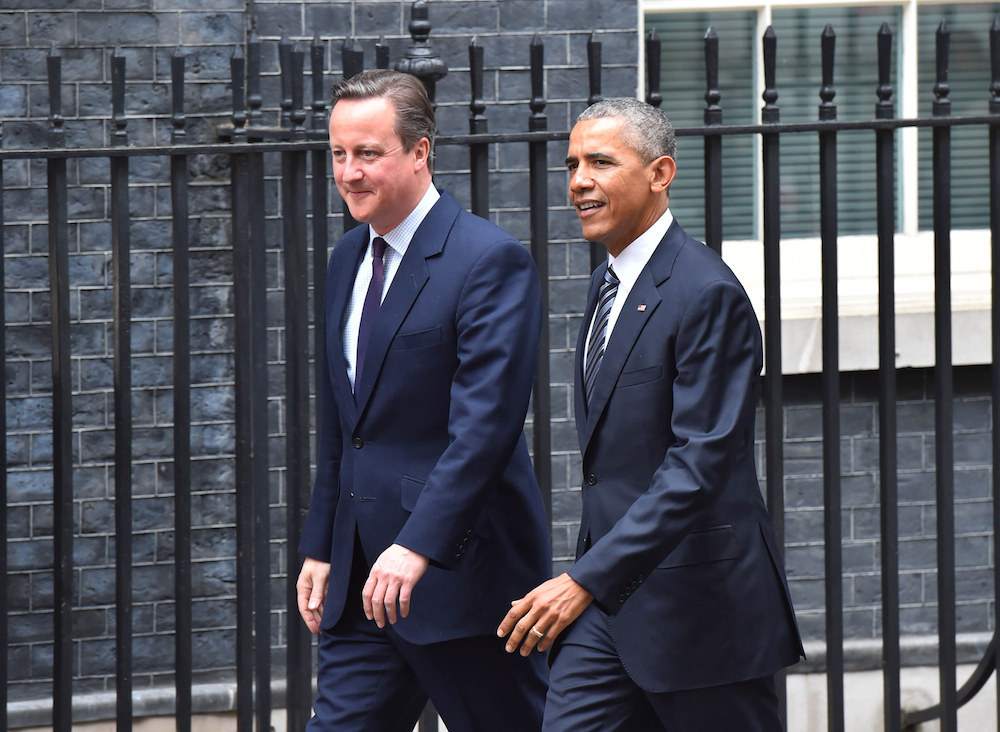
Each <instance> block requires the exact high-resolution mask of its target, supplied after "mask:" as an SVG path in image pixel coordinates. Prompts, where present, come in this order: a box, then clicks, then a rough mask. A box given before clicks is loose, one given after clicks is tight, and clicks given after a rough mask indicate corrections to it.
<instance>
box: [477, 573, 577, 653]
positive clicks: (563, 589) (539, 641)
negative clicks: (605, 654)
mask: <svg viewBox="0 0 1000 732" xmlns="http://www.w3.org/2000/svg"><path fill="white" fill-rule="evenodd" d="M593 599H594V596H593V595H591V594H590V593H589V592H587V590H585V589H583V587H581V586H580V585H579V584H577V582H576V580H574V579H573V578H572V577H570V576H569V575H568V574H565V573H563V574H561V575H559V576H558V577H556V578H554V579H550V580H549V581H548V582H543V583H542V584H540V585H538V587H536V588H535V589H533V590H532V591H531V592H529V593H528V594H527V595H525V596H524V597H522V598H521V599H520V600H514V601H513V602H512V603H511V608H510V612H508V613H507V615H506V616H505V617H504V619H503V622H502V623H500V627H499V628H497V635H498V636H500V637H501V638H503V637H504V636H506V635H508V634H510V638H508V639H507V646H506V648H507V653H513V652H514V651H516V650H517V648H518V646H520V647H521V655H522V656H527V655H528V654H529V653H531V649H532V648H537V649H538V650H539V651H547V650H548V649H549V648H550V647H551V646H552V643H553V641H555V639H556V636H558V635H559V634H560V633H561V632H563V630H565V629H566V627H567V626H568V625H569V624H570V623H572V622H573V621H574V620H576V619H577V618H578V617H580V614H581V613H583V611H584V610H586V609H587V606H588V605H589V604H590V603H591V602H592V601H593Z"/></svg>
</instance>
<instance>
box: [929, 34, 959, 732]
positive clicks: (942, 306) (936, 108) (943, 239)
mask: <svg viewBox="0 0 1000 732" xmlns="http://www.w3.org/2000/svg"><path fill="white" fill-rule="evenodd" d="M950 45H951V32H950V30H949V29H948V24H947V22H945V21H942V22H941V25H940V26H939V27H938V30H937V53H936V71H937V82H936V83H935V85H934V97H935V100H934V104H933V115H934V116H935V117H946V116H948V115H950V114H951V101H950V100H949V99H948V98H947V97H948V92H949V91H950V89H949V86H948V52H949V47H950ZM933 161H934V163H933V164H934V413H935V414H934V416H935V433H936V434H935V450H936V454H935V472H936V476H937V493H936V502H937V506H936V508H937V511H936V513H937V563H938V574H937V579H938V582H937V585H938V644H939V645H938V666H939V672H940V674H941V676H940V680H941V730H942V732H955V730H956V729H957V727H958V704H957V688H956V671H955V664H956V656H957V654H956V648H955V628H956V611H955V484H954V480H955V476H954V466H953V460H954V453H955V446H954V436H953V435H952V430H953V429H954V407H953V405H952V398H953V394H954V382H953V379H954V376H953V373H952V346H951V338H952V328H951V128H950V127H947V126H943V125H942V126H938V127H934V131H933Z"/></svg>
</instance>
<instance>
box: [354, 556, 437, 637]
mask: <svg viewBox="0 0 1000 732" xmlns="http://www.w3.org/2000/svg"><path fill="white" fill-rule="evenodd" d="M428 564H430V560H429V559H428V558H427V557H425V556H424V555H423V554H418V553H417V552H414V551H410V550H409V549H407V548H406V547H405V546H400V545H399V544H393V545H392V546H390V547H389V548H388V549H386V550H385V551H384V552H382V553H381V554H380V555H379V558H378V559H376V560H375V564H373V565H372V571H371V572H370V573H369V574H368V581H367V582H365V587H364V589H363V590H362V591H361V603H362V604H363V605H364V609H365V617H366V618H368V619H369V620H374V621H375V624H376V625H377V626H378V627H380V628H384V627H385V623H386V620H387V619H388V621H389V622H390V623H395V622H396V621H397V620H398V619H399V618H405V617H406V616H407V615H409V614H410V594H411V593H412V592H413V587H414V586H415V585H416V584H417V581H418V580H419V579H420V578H421V577H423V576H424V572H426V571H427V565H428ZM397 603H398V604H399V612H398V613H397V611H396V605H397Z"/></svg>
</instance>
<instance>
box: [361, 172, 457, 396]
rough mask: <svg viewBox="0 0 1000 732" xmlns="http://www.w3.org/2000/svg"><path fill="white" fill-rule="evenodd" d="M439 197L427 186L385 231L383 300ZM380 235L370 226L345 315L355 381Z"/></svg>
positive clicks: (430, 186) (383, 236)
mask: <svg viewBox="0 0 1000 732" xmlns="http://www.w3.org/2000/svg"><path fill="white" fill-rule="evenodd" d="M440 197H441V194H439V193H438V192H437V189H436V188H435V187H434V186H433V185H429V186H427V192H426V193H424V196H423V198H421V199H420V202H419V203H418V204H417V205H416V207H415V208H414V209H413V210H412V211H411V212H410V213H409V215H408V216H407V217H406V218H405V219H403V220H402V221H401V222H400V224H399V225H398V226H397V227H396V228H395V229H392V230H391V231H388V232H386V233H385V234H383V235H382V238H383V239H385V243H386V248H385V254H383V255H382V262H383V265H384V266H385V282H383V283H382V300H385V294H386V293H387V292H388V291H389V286H390V285H392V280H393V278H394V277H395V276H396V272H397V271H398V270H399V264H400V262H402V261H403V255H404V254H406V250H407V249H408V248H409V246H410V241H411V240H412V239H413V235H414V234H415V233H416V231H417V228H418V227H419V226H420V224H421V222H422V221H423V220H424V217H425V216H426V215H427V213H428V212H429V211H430V210H431V208H433V206H434V204H435V203H437V200H438V198H440ZM377 236H378V234H376V233H375V231H374V230H373V229H372V228H371V227H370V226H369V227H368V248H367V249H366V250H365V256H364V257H362V258H361V265H360V266H359V267H358V273H357V275H356V276H355V278H354V290H353V292H352V293H351V301H350V303H349V304H348V306H347V313H346V315H345V318H344V327H343V333H344V360H345V361H346V362H347V378H348V379H349V380H350V382H351V384H352V385H353V384H354V377H355V373H354V370H355V366H356V365H357V359H358V330H359V329H360V327H361V311H362V310H364V306H365V297H366V296H367V295H368V285H369V284H371V281H372V241H374V239H375V237H377ZM380 302H381V300H380Z"/></svg>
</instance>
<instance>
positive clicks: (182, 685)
mask: <svg viewBox="0 0 1000 732" xmlns="http://www.w3.org/2000/svg"><path fill="white" fill-rule="evenodd" d="M184 63H185V56H184V53H183V51H182V50H181V48H180V47H178V48H177V49H176V50H175V51H174V54H173V56H172V57H171V58H170V77H171V82H170V91H171V117H170V121H171V124H172V125H173V129H172V130H171V142H173V144H175V145H178V144H181V143H183V142H184V141H185V140H186V139H187V131H186V130H185V129H184V128H185V125H186V123H187V120H186V118H185V116H184ZM187 162H188V161H187V155H182V154H176V153H175V154H172V155H171V156H170V218H171V238H172V244H173V277H174V281H173V285H174V286H173V290H174V332H173V341H174V359H173V381H174V401H173V404H174V626H175V629H174V689H175V694H176V695H177V706H176V710H175V712H174V714H175V717H176V719H177V732H191V714H192V701H191V685H192V654H191V648H192V640H191V632H192V612H191V611H192V608H191V601H192V592H191V303H190V285H191V275H190V260H189V255H188V250H189V244H190V239H189V230H188V169H187Z"/></svg>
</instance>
